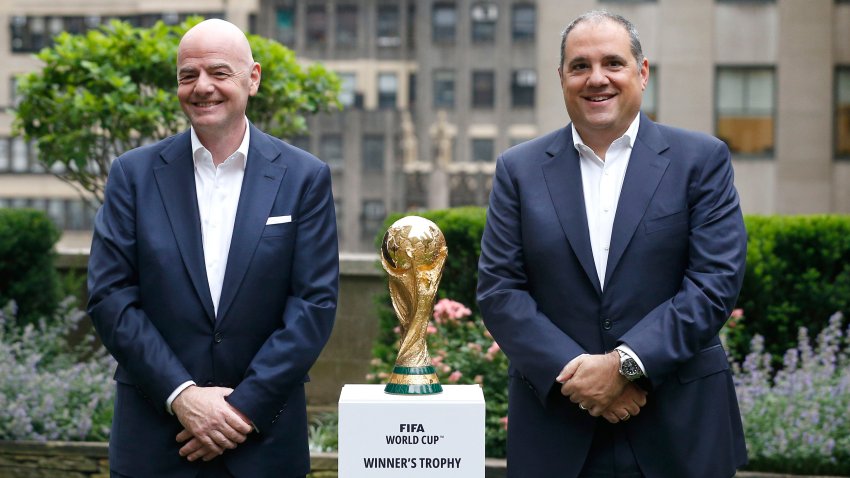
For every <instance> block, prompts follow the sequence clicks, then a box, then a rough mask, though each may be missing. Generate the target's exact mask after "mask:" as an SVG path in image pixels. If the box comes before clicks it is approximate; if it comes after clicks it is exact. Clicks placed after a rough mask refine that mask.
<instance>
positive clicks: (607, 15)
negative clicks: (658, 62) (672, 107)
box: [558, 10, 643, 69]
mask: <svg viewBox="0 0 850 478" xmlns="http://www.w3.org/2000/svg"><path fill="white" fill-rule="evenodd" d="M588 20H594V21H600V20H611V21H613V22H616V23H619V24H620V25H622V26H623V28H625V29H626V32H628V34H629V43H631V47H632V56H634V57H635V61H636V62H637V64H638V66H640V64H641V62H643V48H642V47H641V46H640V37H639V36H638V31H637V28H636V27H635V25H634V23H632V22H630V21H629V20H627V19H626V17H624V16H622V15H617V14H616V13H611V12H608V11H605V10H593V11H590V12H587V13H585V14H583V15H581V16H579V17H578V18H576V19H575V20H573V21H572V22H570V24H569V25H567V28H565V29H564V31H563V32H562V33H561V62H560V63H558V68H559V69H560V68H563V66H564V50H565V49H566V47H567V35H569V34H570V32H571V31H573V29H574V28H575V27H576V26H578V25H579V24H580V23H584V22H586V21H588Z"/></svg>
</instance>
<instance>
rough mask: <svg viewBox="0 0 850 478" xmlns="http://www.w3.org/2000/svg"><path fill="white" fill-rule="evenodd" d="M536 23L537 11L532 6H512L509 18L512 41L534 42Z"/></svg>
mask: <svg viewBox="0 0 850 478" xmlns="http://www.w3.org/2000/svg"><path fill="white" fill-rule="evenodd" d="M536 22H537V11H536V10H535V8H534V5H531V4H523V3H521V4H517V5H514V7H513V15H512V18H511V34H512V36H513V39H514V41H524V42H527V41H534V30H535V28H536Z"/></svg>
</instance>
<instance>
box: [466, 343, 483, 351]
mask: <svg viewBox="0 0 850 478" xmlns="http://www.w3.org/2000/svg"><path fill="white" fill-rule="evenodd" d="M466 347H467V348H468V349H469V350H472V351H473V352H478V353H481V344H476V343H475V342H469V343H467V344H466Z"/></svg>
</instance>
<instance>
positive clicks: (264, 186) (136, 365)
mask: <svg viewBox="0 0 850 478" xmlns="http://www.w3.org/2000/svg"><path fill="white" fill-rule="evenodd" d="M261 72H262V69H261V67H260V64H259V63H257V62H255V61H254V59H253V57H252V54H251V48H250V45H249V43H248V40H247V39H246V37H245V35H244V34H243V33H242V31H240V30H239V28H237V27H236V26H234V25H233V24H230V23H228V22H225V21H223V20H207V21H204V22H201V23H199V24H198V25H197V26H195V27H194V28H192V29H191V30H189V31H188V32H187V33H186V34H185V35H184V36H183V38H182V39H181V41H180V46H179V49H178V55H177V96H178V98H179V100H180V105H181V107H182V109H183V111H184V112H185V114H186V116H187V117H188V118H189V121H190V123H191V128H190V129H189V130H188V131H185V132H183V133H180V134H178V135H176V136H173V137H171V138H168V139H165V140H163V141H160V142H158V143H156V144H152V145H149V146H145V147H142V148H138V149H134V150H132V151H129V152H127V153H125V154H123V155H121V156H120V157H119V158H118V159H116V160H115V162H114V163H113V165H112V169H111V171H110V173H109V179H108V182H107V185H106V195H105V200H104V203H103V206H102V207H101V208H100V210H99V211H98V213H97V216H96V219H95V226H94V238H93V241H92V249H91V256H90V259H89V276H88V287H89V291H90V298H89V305H88V312H89V315H90V316H91V318H92V322H93V323H94V326H95V328H96V330H97V332H98V334H99V335H100V338H101V339H102V340H103V343H104V345H105V346H106V348H107V349H108V350H109V351H110V353H112V355H113V356H115V358H116V360H117V361H118V369H117V371H116V373H115V381H116V397H115V413H114V418H113V423H112V434H111V437H110V443H109V464H110V469H111V473H112V476H113V477H124V476H129V477H193V478H194V477H229V476H233V477H251V478H259V477H271V476H274V477H289V476H296V477H297V476H304V475H306V474H307V473H308V472H309V470H310V457H309V451H308V446H307V417H306V404H305V403H306V401H305V396H304V382H306V381H307V380H308V376H307V372H308V370H309V369H310V367H311V366H312V364H313V363H314V362H315V360H316V358H317V357H318V355H319V353H320V352H321V350H322V348H323V347H324V345H325V343H326V342H327V339H328V337H329V335H330V332H331V328H332V326H333V322H334V317H335V313H336V302H337V290H338V276H339V261H338V249H337V235H336V222H335V214H334V203H333V197H332V196H331V179H330V172H329V169H328V167H327V165H326V164H324V163H322V162H321V161H319V160H318V159H317V158H316V157H314V156H312V155H310V154H309V153H306V152H304V151H301V150H299V149H297V148H295V147H293V146H290V145H289V144H286V143H284V142H283V141H280V140H278V139H276V138H273V137H271V136H269V135H267V134H265V133H263V132H262V131H260V130H259V129H258V128H256V127H255V126H254V125H253V124H251V123H250V122H249V121H248V119H247V117H246V116H245V111H246V107H247V104H248V99H249V98H250V97H251V96H254V95H255V94H256V93H257V91H258V88H259V86H260V78H261Z"/></svg>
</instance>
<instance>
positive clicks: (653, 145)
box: [605, 113, 670, 284]
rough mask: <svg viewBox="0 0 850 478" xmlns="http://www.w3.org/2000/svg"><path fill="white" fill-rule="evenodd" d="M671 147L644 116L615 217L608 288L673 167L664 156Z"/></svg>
mask: <svg viewBox="0 0 850 478" xmlns="http://www.w3.org/2000/svg"><path fill="white" fill-rule="evenodd" d="M668 147H669V146H668V145H667V142H666V141H665V140H664V138H663V137H662V136H661V133H660V132H659V131H658V128H657V127H656V126H655V123H653V122H652V121H651V120H650V119H649V118H647V117H646V116H645V115H643V113H641V118H640V129H639V131H638V135H637V139H636V140H635V144H634V147H633V148H632V155H631V158H630V159H629V167H628V169H627V170H626V177H625V179H624V180H623V189H622V190H621V192H620V201H619V202H618V204H617V214H616V216H614V228H613V230H612V232H611V247H610V249H609V251H608V267H607V268H606V271H605V284H607V283H608V282H609V281H610V280H611V275H612V274H613V273H614V271H615V270H616V269H617V264H618V263H619V262H620V259H621V258H622V257H623V253H624V252H625V251H626V247H628V245H629V242H631V240H632V237H633V236H634V234H635V230H636V229H637V226H638V224H640V222H641V220H643V216H644V213H645V212H646V209H647V207H649V203H650V201H651V200H652V197H653V195H654V194H655V190H656V189H657V188H658V184H659V183H660V182H661V178H662V177H663V176H664V172H665V171H666V170H667V166H668V165H669V164H670V160H669V159H667V158H665V157H663V156H661V155H660V153H661V152H663V151H664V150H666V149H667V148H668Z"/></svg>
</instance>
